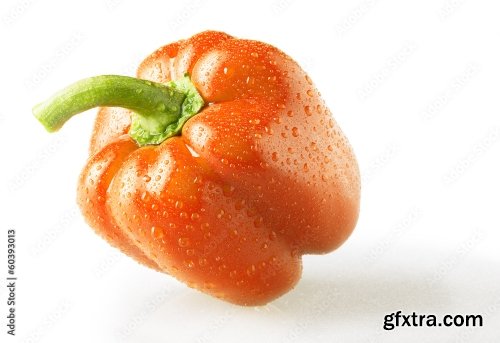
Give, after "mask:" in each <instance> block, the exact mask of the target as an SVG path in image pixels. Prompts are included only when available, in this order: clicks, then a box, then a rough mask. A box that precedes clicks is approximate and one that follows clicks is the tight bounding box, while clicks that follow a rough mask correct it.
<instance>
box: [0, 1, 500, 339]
mask: <svg viewBox="0 0 500 343" xmlns="http://www.w3.org/2000/svg"><path fill="white" fill-rule="evenodd" d="M499 13H500V6H499V5H498V2H496V1H494V0H491V1H486V0H484V1H472V0H434V1H400V0H380V1H377V0H367V1H357V0H356V1H332V2H327V1H324V2H321V3H319V2H318V3H315V2H313V1H298V0H297V1H294V0H271V1H266V2H264V1H263V2H259V1H250V2H248V3H245V4H237V3H236V1H224V2H222V1H221V2H215V1H214V2H210V1H202V0H189V1H185V2H181V1H175V2H170V1H157V2H154V3H153V2H151V3H149V2H147V1H141V2H140V4H139V2H136V1H131V0H105V1H82V2H78V3H77V2H70V1H57V2H56V1H43V2H42V1H36V0H12V1H2V2H1V4H0V39H1V41H0V42H1V54H0V75H1V79H0V87H1V90H0V95H1V106H0V128H1V130H0V136H1V138H0V139H1V144H0V146H1V156H0V164H1V168H0V180H1V181H0V186H1V199H0V200H1V204H0V211H1V212H0V213H1V218H0V220H1V228H2V234H1V235H2V236H1V238H0V246H1V249H0V252H1V259H0V263H1V264H0V274H1V275H0V277H1V280H2V281H1V288H0V298H1V299H0V300H1V301H0V303H1V304H2V305H1V306H0V310H1V311H2V312H1V313H0V318H1V319H0V321H1V323H0V324H1V325H0V328H1V332H0V337H1V339H0V340H1V341H2V342H14V341H16V340H17V341H19V342H67V341H71V342H222V341H232V342H234V341H241V342H255V341H260V342H291V341H296V342H333V341H336V342H403V341H404V342H410V341H414V342H435V341H440V342H499V341H500V233H499V230H500V220H499V213H500V210H499V205H500V181H499V176H500V161H499V158H500V143H499V141H500V102H499V91H500V82H499V80H500V68H499V63H500V50H499V34H500V25H499V21H498V15H499ZM206 29H218V30H223V31H226V32H228V33H229V34H232V35H235V36H238V37H243V38H251V39H257V40H262V41H265V42H268V43H271V44H273V45H275V46H277V47H279V48H280V49H282V50H284V51H285V52H287V53H288V54H289V55H290V56H292V57H293V58H294V59H296V60H297V61H298V62H299V63H300V64H301V65H302V66H303V67H304V69H305V70H306V71H308V73H309V74H310V76H311V78H312V79H313V80H314V82H315V83H316V85H317V86H318V88H319V90H320V91H321V93H322V94H323V96H324V98H325V99H326V101H327V103H328V104H329V106H330V108H331V110H332V112H333V114H334V116H335V118H336V120H337V121H338V122H339V124H340V125H341V127H342V129H343V130H344V132H345V133H346V135H347V136H348V138H349V140H350V142H351V144H352V145H353V147H354V150H355V152H356V154H357V157H358V160H359V164H360V168H361V173H362V179H363V191H362V208H361V215H360V219H359V222H358V225H357V228H356V229H355V231H354V233H353V235H352V236H351V238H350V239H349V240H348V242H346V244H345V245H343V246H342V247H341V248H340V249H339V250H338V251H336V252H334V253H331V254H329V255H325V256H306V257H304V273H303V277H302V280H301V281H300V283H299V284H298V286H297V287H296V289H295V290H293V291H291V292H290V293H288V294H286V295H285V296H283V297H282V298H280V299H278V300H276V301H274V302H272V303H271V304H269V305H267V306H265V307H260V308H242V307H237V306H233V305H229V304H226V303H223V302H221V301H219V300H215V299H212V298H210V297H208V296H206V295H203V294H201V293H199V292H197V291H193V290H191V289H189V288H188V287H187V286H185V285H184V284H181V283H179V282H177V281H175V280H174V279H172V278H171V277H169V276H167V275H163V274H159V273H156V272H153V271H150V270H147V269H146V268H144V267H141V266H139V265H138V264H136V263H135V262H134V261H132V260H130V259H128V258H126V257H124V256H122V255H121V254H120V253H118V252H117V251H115V250H114V249H112V248H111V247H109V246H108V245H107V244H106V243H105V242H103V241H102V240H101V239H100V238H98V237H97V236H96V235H95V234H94V233H93V231H92V230H91V229H90V228H89V227H88V226H87V225H86V224H85V223H84V222H83V219H82V217H81V215H80V213H79V211H78V208H77V206H76V203H75V193H76V181H77V177H78V175H79V172H80V169H81V168H82V166H83V165H84V163H85V159H86V153H87V148H88V141H89V136H90V132H91V129H92V122H93V119H94V116H95V112H94V111H90V112H88V113H85V114H83V115H80V116H78V117H75V118H73V120H72V121H71V122H69V123H68V124H67V125H66V126H65V127H64V129H63V130H61V131H60V132H59V133H57V134H53V135H49V134H47V133H46V132H45V131H44V130H43V129H42V127H41V126H40V125H39V124H38V123H37V121H36V120H35V119H34V118H33V117H32V115H31V107H32V106H33V105H34V104H36V103H37V102H39V101H41V100H43V99H44V98H45V97H47V96H49V95H51V93H53V92H54V91H56V90H58V89H60V88H61V87H63V86H65V85H67V84H69V83H71V82H73V81H75V80H78V79H81V78H84V77H87V76H92V75H97V74H104V73H106V74H110V73H117V74H128V75H133V74H134V70H135V67H136V65H137V64H138V63H139V61H140V60H141V59H142V58H143V57H145V56H146V55H148V54H149V53H150V52H152V51H153V50H155V49H156V48H158V47H159V46H161V45H164V44H166V43H168V42H171V41H175V40H177V39H180V38H186V37H189V36H190V35H192V34H195V33H197V32H199V31H202V30H206ZM8 229H15V230H16V232H17V249H16V254H17V269H16V273H17V275H18V278H19V280H18V282H17V284H18V286H17V297H18V298H17V300H18V302H17V305H16V311H17V331H16V332H17V336H16V338H15V339H14V338H12V337H10V336H7V335H6V333H5V331H6V326H5V324H6V319H5V316H6V315H7V307H6V296H7V294H6V287H5V285H4V283H5V276H6V269H7V261H6V258H5V257H6V253H5V250H4V249H5V248H6V245H7V230H8ZM398 310H401V311H403V312H404V313H412V312H413V311H415V312H417V313H419V314H420V313H421V314H435V315H438V316H441V315H443V314H482V315H483V319H484V326H483V327H481V328H465V327H461V328H446V327H435V328H427V327H400V328H395V329H394V330H392V331H384V330H383V329H382V326H383V320H384V316H385V315H386V314H389V313H391V312H396V311H398Z"/></svg>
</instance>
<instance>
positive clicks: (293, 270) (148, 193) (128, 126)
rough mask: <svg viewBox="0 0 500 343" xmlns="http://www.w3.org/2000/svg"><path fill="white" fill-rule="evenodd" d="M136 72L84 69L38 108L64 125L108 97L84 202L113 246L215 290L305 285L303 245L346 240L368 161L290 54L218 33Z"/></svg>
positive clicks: (272, 290)
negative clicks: (362, 164)
mask: <svg viewBox="0 0 500 343" xmlns="http://www.w3.org/2000/svg"><path fill="white" fill-rule="evenodd" d="M137 76H138V78H137V79H136V78H130V77H124V76H114V75H107V76H106V75H105V76H97V77H94V78H89V79H84V80H82V81H79V82H77V83H75V84H73V85H72V86H69V87H68V88H66V89H65V90H63V91H61V92H59V93H58V94H56V95H55V96H54V97H52V98H51V99H49V100H47V101H45V102H43V103H41V104H39V105H38V106H36V107H35V108H34V114H35V116H36V117H37V118H38V119H39V120H40V122H41V123H42V124H43V125H44V126H45V127H46V128H47V130H49V131H56V130H57V129H59V128H60V127H61V126H62V125H63V123H64V122H65V121H66V120H68V119H69V118H70V117H71V116H72V115H74V114H76V113H79V112H83V111H85V110H87V109H89V108H92V107H96V106H106V107H103V108H101V109H100V110H99V112H98V115H97V119H96V122H95V127H94V131H93V134H92V139H91V144H90V157H89V159H88V161H87V164H86V166H85V168H84V169H83V172H82V174H81V176H80V181H79V185H78V204H79V205H80V208H81V210H82V213H83V215H84V217H85V219H86V221H87V222H88V224H89V225H90V226H91V227H93V228H94V229H95V231H96V232H97V233H99V234H100V235H101V236H103V237H104V238H105V239H106V240H107V241H108V242H109V243H110V244H111V245H113V246H115V247H117V248H118V249H120V250H121V251H123V252H124V253H126V254H127V255H129V256H131V257H132V258H134V259H136V260H137V261H139V262H141V263H142V264H144V265H146V266H148V267H150V268H153V269H155V270H157V271H160V272H164V273H167V274H170V275H172V276H174V277H176V278H177V279H179V280H181V281H183V282H185V283H187V284H188V285H189V286H190V287H193V288H197V289H199V290H201V291H203V292H205V293H208V294H210V295H212V296H215V297H218V298H221V299H224V300H226V301H229V302H232V303H235V304H241V305H261V304H265V303H267V302H269V301H271V300H273V299H275V298H277V297H279V296H280V295H282V294H284V293H286V292H287V291H289V290H290V289H292V288H293V287H294V285H295V284H296V283H297V281H298V280H299V278H300V275H301V270H302V263H301V256H302V255H303V254H322V253H326V252H330V251H332V250H334V249H336V248H337V247H339V246H340V245H341V244H342V243H343V242H344V241H345V240H346V239H347V237H348V236H349V235H350V233H351V232H352V230H353V228H354V226H355V224H356V221H357V218H358V211H359V197H360V181H359V171H358V166H357V163H356V159H355V157H354V154H353V151H352V149H351V147H350V145H349V143H348V141H347V139H346V137H345V136H344V134H343V133H342V131H341V130H340V128H339V127H338V125H337V123H336V122H335V121H334V119H333V118H332V115H331V113H330V111H329V109H328V108H327V106H326V105H325V103H324V101H323V100H322V99H321V97H320V94H319V92H318V90H317V89H316V87H315V86H314V84H313V83H312V81H311V79H310V78H309V77H308V76H307V74H306V73H305V72H304V71H303V70H302V69H301V68H300V67H299V66H298V65H297V63H296V62H295V61H293V60H292V59H291V58H290V57H289V56H287V55H286V54H285V53H283V52H281V51H280V50H278V49H277V48H275V47H273V46H271V45H268V44H265V43H262V42H258V41H252V40H244V39H237V38H233V37H231V36H229V35H227V34H225V33H221V32H214V31H207V32H202V33H200V34H197V35H195V36H193V37H191V38H189V39H187V40H182V41H179V42H176V43H173V44H169V45H166V46H164V47H162V48H160V49H159V50H157V51H155V52H154V53H153V54H151V55H150V56H149V57H147V58H146V59H145V60H144V61H143V62H142V64H141V65H140V67H139V70H138V75H137Z"/></svg>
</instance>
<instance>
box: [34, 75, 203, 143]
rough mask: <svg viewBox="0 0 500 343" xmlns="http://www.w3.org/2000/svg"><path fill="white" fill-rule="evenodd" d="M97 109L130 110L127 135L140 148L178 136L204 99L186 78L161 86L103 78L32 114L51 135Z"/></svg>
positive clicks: (48, 102)
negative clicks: (72, 119)
mask: <svg viewBox="0 0 500 343" xmlns="http://www.w3.org/2000/svg"><path fill="white" fill-rule="evenodd" d="M98 106H108V107H123V108H127V109H130V110H132V111H133V112H134V115H133V116H132V125H131V129H130V132H129V134H130V135H131V136H132V137H133V138H134V139H135V140H136V141H137V142H138V143H139V145H146V144H159V143H161V142H162V141H163V140H165V139H166V138H168V137H171V136H173V135H176V134H179V133H180V130H181V129H182V125H183V124H184V123H185V122H186V121H187V119H189V118H190V117H192V116H193V115H194V114H196V113H198V111H199V110H200V109H201V107H202V106H203V99H202V98H201V96H200V95H199V93H198V92H197V90H196V88H195V87H194V85H193V84H192V83H191V81H190V79H189V77H188V76H185V77H184V78H182V79H180V80H177V81H172V82H169V83H168V84H165V85H164V84H160V83H155V82H151V81H146V80H141V79H136V78H133V77H127V76H118V75H102V76H95V77H91V78H88V79H84V80H81V81H78V82H76V83H74V84H72V85H70V86H69V87H67V88H65V89H63V90H62V91H60V92H58V93H56V94H55V95H54V96H52V97H51V98H50V99H48V100H46V101H44V102H42V103H40V104H38V105H36V106H35V107H34V108H33V114H34V115H35V117H36V118H37V119H38V120H39V121H40V123H42V125H43V126H44V127H45V128H46V129H47V131H49V132H54V131H57V130H59V129H60V128H61V127H62V126H63V124H64V123H65V122H66V121H68V120H69V119H70V118H71V117H72V116H74V115H75V114H77V113H80V112H84V111H86V110H88V109H91V108H94V107H98Z"/></svg>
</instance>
